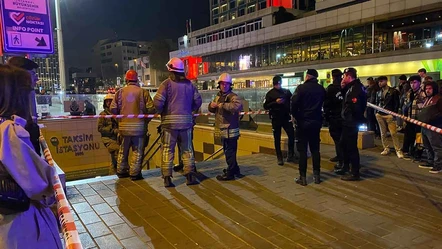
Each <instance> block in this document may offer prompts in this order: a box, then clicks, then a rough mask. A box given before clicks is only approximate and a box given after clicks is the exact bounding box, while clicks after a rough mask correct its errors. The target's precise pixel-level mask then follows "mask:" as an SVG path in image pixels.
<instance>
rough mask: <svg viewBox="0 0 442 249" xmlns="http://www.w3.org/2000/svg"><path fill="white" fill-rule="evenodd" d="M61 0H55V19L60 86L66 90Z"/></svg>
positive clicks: (63, 90)
mask: <svg viewBox="0 0 442 249" xmlns="http://www.w3.org/2000/svg"><path fill="white" fill-rule="evenodd" d="M60 13H61V11H60V0H55V19H56V22H57V44H58V65H59V69H60V88H61V91H62V92H63V93H65V92H66V71H65V70H66V68H65V63H64V47H63V30H62V27H61V16H60Z"/></svg>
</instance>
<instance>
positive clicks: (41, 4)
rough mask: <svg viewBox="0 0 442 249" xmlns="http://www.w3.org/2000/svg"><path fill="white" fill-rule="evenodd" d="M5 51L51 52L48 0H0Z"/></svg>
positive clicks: (52, 46)
mask: <svg viewBox="0 0 442 249" xmlns="http://www.w3.org/2000/svg"><path fill="white" fill-rule="evenodd" d="M1 8H2V11H1V13H2V35H3V47H4V50H5V52H16V53H36V54H53V53H54V44H53V39H52V27H51V16H50V9H49V1H47V0H26V1H23V0H1Z"/></svg>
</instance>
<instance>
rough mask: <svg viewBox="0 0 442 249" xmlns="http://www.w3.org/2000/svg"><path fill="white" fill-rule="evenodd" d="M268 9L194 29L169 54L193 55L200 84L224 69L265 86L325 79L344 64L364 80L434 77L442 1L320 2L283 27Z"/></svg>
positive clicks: (241, 82) (242, 81)
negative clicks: (307, 77)
mask: <svg viewBox="0 0 442 249" xmlns="http://www.w3.org/2000/svg"><path fill="white" fill-rule="evenodd" d="M269 9H271V8H267V9H265V10H261V11H258V12H257V13H253V14H250V15H246V16H244V19H242V20H241V21H240V22H238V23H233V22H232V20H231V21H229V22H230V23H229V24H230V25H229V26H226V25H224V24H222V23H221V24H217V25H212V26H210V27H208V28H205V29H202V30H197V31H194V32H192V33H191V34H189V35H188V42H187V44H188V45H187V47H180V48H181V49H180V50H177V51H174V52H172V53H171V54H170V56H171V57H179V58H183V60H185V59H186V58H188V57H193V58H198V61H200V63H198V65H197V68H198V72H197V78H198V80H200V81H206V82H207V81H211V80H214V79H215V78H216V76H218V75H219V74H220V73H222V72H229V73H231V74H232V75H233V77H234V78H235V81H236V82H235V83H236V84H237V85H236V86H235V87H237V88H238V87H239V88H241V87H269V86H270V80H271V77H272V76H273V75H275V74H279V75H282V76H284V82H285V84H286V85H290V84H298V83H299V82H300V81H302V79H303V76H304V73H303V72H304V71H305V70H306V69H307V68H312V67H313V68H316V69H318V70H319V72H320V79H321V83H323V84H326V83H329V82H330V71H331V70H332V69H333V68H341V69H342V68H345V67H348V66H353V67H356V68H357V69H358V72H359V74H360V76H361V77H362V78H364V77H371V76H372V77H376V76H380V75H387V76H389V78H390V82H391V83H392V84H393V85H394V83H395V81H396V78H397V76H399V75H401V74H406V75H411V74H416V72H417V70H418V69H419V68H426V69H427V71H428V72H430V74H432V76H433V78H434V77H436V78H437V79H438V78H440V72H441V71H442V46H441V45H442V0H421V1H415V0H368V1H367V0H359V1H357V0H356V1H351V0H324V1H318V2H317V3H316V11H314V12H311V11H310V12H297V13H295V14H296V18H295V20H292V21H288V22H285V23H281V24H275V19H274V13H275V12H273V11H270V10H269ZM272 16H273V18H272Z"/></svg>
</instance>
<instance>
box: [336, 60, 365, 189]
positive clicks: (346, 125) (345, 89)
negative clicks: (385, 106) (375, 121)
mask: <svg viewBox="0 0 442 249" xmlns="http://www.w3.org/2000/svg"><path fill="white" fill-rule="evenodd" d="M341 88H342V94H343V96H344V101H343V102H342V114H341V115H342V119H343V121H342V126H343V129H342V134H341V140H340V145H341V150H342V153H343V156H344V165H343V167H342V168H341V169H338V170H335V173H336V174H338V175H344V176H343V177H342V178H341V179H342V180H344V181H357V180H359V179H360V175H359V169H360V158H359V150H358V133H359V126H360V125H361V124H363V123H365V117H364V113H365V109H366V108H367V94H366V93H365V88H364V86H363V85H362V83H361V81H360V80H359V79H358V76H357V71H356V69H354V68H351V67H350V68H347V69H345V70H344V78H343V79H342V83H341ZM350 164H351V174H350V175H346V174H347V172H348V171H349V169H350Z"/></svg>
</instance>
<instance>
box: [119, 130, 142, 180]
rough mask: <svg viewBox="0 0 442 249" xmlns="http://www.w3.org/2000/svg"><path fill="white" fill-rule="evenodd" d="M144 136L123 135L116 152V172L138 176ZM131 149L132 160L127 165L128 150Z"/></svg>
mask: <svg viewBox="0 0 442 249" xmlns="http://www.w3.org/2000/svg"><path fill="white" fill-rule="evenodd" d="M144 138H145V136H135V137H132V136H123V137H122V143H121V145H120V151H119V153H118V162H117V163H118V169H117V173H118V174H119V175H121V174H127V173H128V171H129V174H130V176H133V177H135V176H138V175H139V174H140V173H141V165H142V160H143V155H144V143H145V141H144V140H145V139H144ZM130 149H132V160H131V161H132V162H131V165H130V167H129V150H130Z"/></svg>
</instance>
